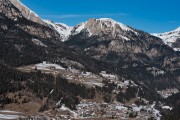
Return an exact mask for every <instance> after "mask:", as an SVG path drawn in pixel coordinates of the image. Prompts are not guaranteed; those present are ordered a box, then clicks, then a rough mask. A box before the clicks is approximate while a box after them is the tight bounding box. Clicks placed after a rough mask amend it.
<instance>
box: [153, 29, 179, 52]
mask: <svg viewBox="0 0 180 120" xmlns="http://www.w3.org/2000/svg"><path fill="white" fill-rule="evenodd" d="M152 35H154V36H156V37H159V38H161V39H162V40H163V41H164V43H165V44H167V45H169V46H170V47H172V48H173V49H174V50H175V51H180V47H178V45H177V44H178V39H180V27H178V28H177V29H175V30H172V31H170V32H165V33H158V34H157V33H155V34H152ZM175 44H176V45H175Z"/></svg>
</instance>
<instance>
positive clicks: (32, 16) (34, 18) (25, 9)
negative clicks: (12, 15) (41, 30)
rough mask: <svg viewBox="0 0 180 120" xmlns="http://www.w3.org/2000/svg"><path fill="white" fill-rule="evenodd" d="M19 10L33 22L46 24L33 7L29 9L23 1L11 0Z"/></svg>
mask: <svg viewBox="0 0 180 120" xmlns="http://www.w3.org/2000/svg"><path fill="white" fill-rule="evenodd" d="M9 1H10V2H11V3H12V4H13V5H14V6H15V7H16V8H17V9H19V11H20V12H21V13H22V15H23V16H24V17H25V18H26V19H28V20H31V21H33V22H36V23H40V24H44V22H43V21H42V20H41V18H40V17H39V16H38V15H37V14H36V13H35V12H33V11H32V10H31V9H29V8H28V7H27V6H26V5H24V4H23V3H21V2H20V1H19V0H9Z"/></svg>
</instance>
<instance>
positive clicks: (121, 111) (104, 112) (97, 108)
mask: <svg viewBox="0 0 180 120" xmlns="http://www.w3.org/2000/svg"><path fill="white" fill-rule="evenodd" d="M154 105H155V104H153V105H147V106H137V105H135V104H132V105H128V106H125V105H123V104H121V103H118V102H117V103H116V102H115V103H96V102H86V101H83V102H81V103H80V104H79V105H77V107H76V109H77V110H76V111H75V112H76V113H77V117H78V118H107V119H122V120H123V119H128V118H136V119H145V120H146V119H148V118H154V119H156V120H158V119H160V116H161V115H160V113H159V111H158V110H156V109H155V108H154Z"/></svg>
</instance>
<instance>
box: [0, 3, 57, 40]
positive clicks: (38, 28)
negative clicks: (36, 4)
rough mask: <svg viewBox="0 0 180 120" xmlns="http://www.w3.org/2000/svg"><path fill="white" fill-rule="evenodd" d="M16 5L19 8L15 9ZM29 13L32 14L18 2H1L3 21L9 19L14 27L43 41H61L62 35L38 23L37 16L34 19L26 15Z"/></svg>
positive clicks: (0, 9) (0, 8)
mask: <svg viewBox="0 0 180 120" xmlns="http://www.w3.org/2000/svg"><path fill="white" fill-rule="evenodd" d="M15 3H17V5H16V6H18V7H19V8H17V7H15V5H14V4H15ZM21 7H22V8H21ZM20 10H21V11H20ZM27 11H29V13H30V10H28V9H26V7H24V6H23V5H21V3H20V2H19V1H18V0H11V1H10V0H1V1H0V13H1V19H2V20H5V19H6V17H7V18H8V19H9V20H11V21H13V22H14V24H13V26H15V27H16V28H18V29H21V30H23V31H25V32H27V33H29V34H31V35H32V36H34V37H37V38H41V39H54V40H55V39H56V40H57V39H59V41H60V35H59V34H58V33H57V32H56V31H55V30H54V29H51V28H49V27H47V26H45V25H42V24H39V23H37V21H36V20H37V19H38V17H36V15H33V16H34V17H27V16H26V15H25V13H26V12H27ZM27 13H28V12H27ZM32 14H34V13H32ZM3 16H4V17H5V18H4V17H3ZM32 18H33V20H32ZM35 21H36V22H35ZM9 27H10V26H6V29H9ZM11 28H12V27H11Z"/></svg>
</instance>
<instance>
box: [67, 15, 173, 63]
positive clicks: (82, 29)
mask: <svg viewBox="0 0 180 120" xmlns="http://www.w3.org/2000/svg"><path fill="white" fill-rule="evenodd" d="M71 32H72V35H71V36H70V38H69V40H68V41H67V42H66V44H67V45H68V46H70V47H72V48H75V49H78V50H81V51H83V52H84V53H86V54H87V55H90V56H92V57H94V58H96V59H99V60H104V61H108V62H115V63H120V62H121V61H124V62H129V61H139V62H141V63H148V64H151V63H152V64H156V63H157V64H159V65H162V66H166V65H167V64H168V62H171V63H172V61H173V60H174V57H175V56H176V54H175V52H174V51H173V50H172V49H171V48H170V47H168V46H166V45H165V44H164V43H163V42H162V40H161V39H159V38H156V37H154V36H152V35H150V34H148V33H145V32H143V31H140V30H136V29H134V28H131V27H129V26H126V25H124V24H122V23H119V22H116V21H114V20H112V19H108V18H102V19H90V20H89V21H87V22H84V23H81V24H79V25H77V26H75V27H74V28H73V30H72V31H71ZM165 56H166V57H165ZM168 59H169V60H168Z"/></svg>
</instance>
